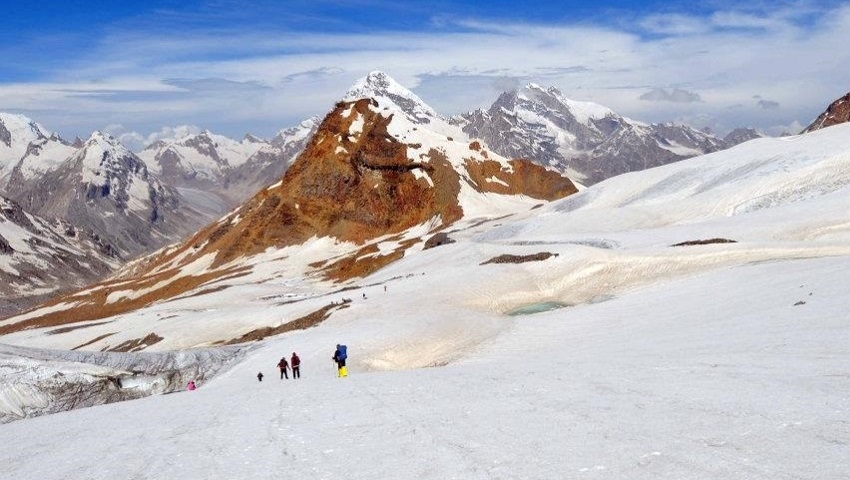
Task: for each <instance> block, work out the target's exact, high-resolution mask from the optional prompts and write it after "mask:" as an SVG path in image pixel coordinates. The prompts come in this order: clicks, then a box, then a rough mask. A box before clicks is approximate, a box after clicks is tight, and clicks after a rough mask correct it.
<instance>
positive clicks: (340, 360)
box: [333, 344, 348, 378]
mask: <svg viewBox="0 0 850 480" xmlns="http://www.w3.org/2000/svg"><path fill="white" fill-rule="evenodd" d="M346 358H348V347H346V346H345V345H340V344H337V345H336V351H335V352H334V356H333V361H334V362H336V370H337V376H338V377H340V378H342V377H347V376H348V369H346V368H345V359H346Z"/></svg>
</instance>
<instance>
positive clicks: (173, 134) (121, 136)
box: [103, 124, 202, 152]
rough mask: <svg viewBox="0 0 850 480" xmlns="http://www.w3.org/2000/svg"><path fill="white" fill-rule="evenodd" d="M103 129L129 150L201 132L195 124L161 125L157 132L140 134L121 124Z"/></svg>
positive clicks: (136, 149) (137, 150) (139, 149)
mask: <svg viewBox="0 0 850 480" xmlns="http://www.w3.org/2000/svg"><path fill="white" fill-rule="evenodd" d="M103 131H104V132H106V133H108V134H110V135H112V136H113V137H115V138H116V139H118V141H120V142H121V143H123V144H124V146H125V147H127V148H128V149H130V150H131V151H134V152H139V151H141V150H142V149H144V148H145V147H147V146H148V145H150V144H152V143H154V142H157V141H160V140H162V141H165V142H173V141H175V140H179V139H181V138H184V137H186V136H188V135H194V134H198V133H201V131H202V129H201V128H200V127H198V126H197V125H176V126H173V127H162V128H160V129H159V131H157V132H151V133H149V134H147V135H142V134H141V133H139V132H136V131H129V130H127V129H126V128H125V127H124V126H123V125H121V124H110V125H107V126H106V127H104V128H103Z"/></svg>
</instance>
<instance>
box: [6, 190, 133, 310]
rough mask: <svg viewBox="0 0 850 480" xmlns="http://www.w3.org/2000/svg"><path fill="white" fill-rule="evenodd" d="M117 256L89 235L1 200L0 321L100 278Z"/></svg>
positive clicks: (82, 230) (7, 200) (105, 245)
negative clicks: (48, 298) (54, 295)
mask: <svg viewBox="0 0 850 480" xmlns="http://www.w3.org/2000/svg"><path fill="white" fill-rule="evenodd" d="M115 253H116V252H115V251H114V249H113V248H112V246H111V245H109V244H108V243H105V242H104V241H103V240H102V239H101V238H99V237H98V236H97V235H94V234H92V232H90V231H87V230H85V229H82V228H78V227H77V226H75V225H73V224H70V223H68V222H63V221H60V220H53V221H48V220H45V219H43V218H39V217H36V216H35V215H31V214H29V213H27V212H25V211H24V210H23V209H22V208H21V207H20V205H18V204H16V203H15V202H13V201H11V200H9V199H7V198H4V197H0V317H3V316H6V315H8V314H11V313H14V312H16V311H19V310H20V309H22V308H25V307H29V306H32V305H34V304H35V303H37V302H39V301H43V300H44V299H46V298H47V297H48V296H49V295H51V294H58V293H62V292H67V291H68V290H70V289H72V288H80V287H82V286H84V285H86V284H89V283H92V282H94V281H96V280H99V279H101V278H103V277H104V276H105V275H106V274H107V273H109V272H110V271H111V270H112V269H114V268H116V267H117V266H118V259H117V258H115V257H116V255H115Z"/></svg>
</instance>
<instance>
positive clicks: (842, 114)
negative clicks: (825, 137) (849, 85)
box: [803, 93, 850, 133]
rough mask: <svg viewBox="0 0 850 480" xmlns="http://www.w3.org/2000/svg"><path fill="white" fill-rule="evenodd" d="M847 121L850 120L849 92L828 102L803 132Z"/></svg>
mask: <svg viewBox="0 0 850 480" xmlns="http://www.w3.org/2000/svg"><path fill="white" fill-rule="evenodd" d="M847 122H850V93H848V94H847V95H844V96H843V97H841V98H839V99H838V100H836V101H834V102H832V103H831V104H829V106H828V107H827V108H826V110H825V111H824V112H823V113H821V114H820V115H818V118H816V119H815V121H814V122H812V124H811V125H809V126H808V127H806V129H805V130H803V133H807V132H814V131H815V130H820V129H821V128H826V127H831V126H832V125H838V124H841V123H847Z"/></svg>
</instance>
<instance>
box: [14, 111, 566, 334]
mask: <svg viewBox="0 0 850 480" xmlns="http://www.w3.org/2000/svg"><path fill="white" fill-rule="evenodd" d="M409 106H410V104H408V103H405V104H404V105H398V104H396V103H395V101H394V100H393V99H390V98H386V97H380V98H378V99H375V98H361V99H357V100H353V101H349V102H340V103H339V104H337V105H336V107H335V108H334V109H333V111H331V112H330V113H329V114H328V115H327V117H326V118H325V119H324V121H323V122H322V125H321V126H320V127H319V128H318V130H317V131H316V133H315V135H313V136H312V137H311V138H310V140H309V143H308V145H307V147H306V149H305V150H304V152H303V153H302V154H301V155H300V156H299V157H298V160H296V161H295V163H293V164H292V166H291V167H290V168H289V169H287V170H286V173H285V174H284V176H283V178H282V179H281V180H280V181H279V182H278V183H276V184H274V185H271V186H269V187H267V188H265V189H264V190H262V191H260V192H259V193H258V194H257V195H255V196H254V197H253V198H252V199H250V200H249V201H248V202H247V203H245V204H244V205H243V206H241V207H240V208H238V209H236V210H235V211H233V212H231V213H230V214H229V215H227V216H226V217H224V218H223V219H221V220H220V221H218V222H215V223H213V224H211V225H209V226H207V227H206V228H204V229H202V230H201V231H200V232H198V233H197V234H195V235H194V236H193V237H191V238H189V239H188V240H187V241H185V242H183V243H182V244H180V245H177V246H173V247H171V248H168V249H165V250H163V251H161V252H159V253H157V254H154V255H151V256H149V257H147V258H145V259H142V260H140V261H139V262H136V263H134V264H133V265H131V267H129V268H128V269H126V270H125V271H124V272H123V273H122V274H121V275H120V276H119V277H118V278H116V279H115V280H114V281H112V282H107V283H104V284H101V285H99V286H97V287H94V288H93V289H89V290H86V291H84V292H80V293H77V294H75V295H73V296H72V297H75V299H73V300H69V298H68V297H66V298H59V299H56V300H55V301H54V302H53V303H52V304H53V307H52V308H51V311H52V312H53V313H52V314H51V313H48V314H47V315H43V314H42V313H41V312H32V313H30V314H27V315H26V320H25V321H24V322H23V323H17V324H16V325H17V327H10V328H29V327H32V326H35V325H48V324H50V325H54V326H55V325H60V324H64V323H71V322H79V321H83V320H92V319H95V318H103V317H105V316H108V315H112V314H118V313H120V312H128V311H132V310H135V309H138V308H141V307H143V306H145V305H148V304H150V303H152V302H159V301H163V300H165V299H168V298H173V297H175V296H180V295H186V294H190V295H191V294H192V293H191V292H193V291H203V290H205V289H206V288H208V287H209V286H210V285H213V284H215V283H216V282H218V281H221V280H223V279H228V278H236V277H243V276H252V275H262V276H267V275H270V273H269V269H283V271H291V270H292V269H293V268H295V269H298V270H299V271H301V272H302V273H304V274H307V275H311V276H315V277H317V278H320V279H322V280H323V281H324V282H327V283H329V284H333V283H339V282H347V281H350V280H352V279H356V278H360V277H363V276H365V275H368V274H370V273H372V272H374V271H376V270H378V269H380V268H382V267H384V266H385V265H387V264H389V263H392V262H394V261H396V260H398V259H400V258H402V257H404V255H405V254H406V253H405V252H406V251H408V250H409V249H421V248H423V246H424V244H425V242H426V240H428V238H429V237H430V236H431V235H433V234H434V233H435V232H437V231H441V230H446V229H448V228H450V227H453V226H455V225H456V224H458V223H459V222H460V223H461V224H474V223H476V222H480V221H482V220H487V219H492V218H498V217H501V216H504V215H508V214H514V213H517V212H525V211H528V210H529V209H531V208H534V207H539V206H540V205H542V204H544V203H546V201H549V200H554V199H558V198H562V197H564V196H566V195H570V194H573V193H575V192H576V188H575V186H574V185H573V183H572V182H571V181H570V180H569V179H568V178H565V177H563V176H561V175H559V174H557V173H556V172H554V171H550V170H547V169H545V168H543V167H540V166H538V165H536V164H534V163H531V162H528V161H524V160H507V159H505V158H503V157H501V156H499V155H497V154H494V153H492V152H488V151H487V150H486V149H485V148H484V147H482V146H481V145H480V144H479V143H478V142H471V143H470V142H467V141H466V140H465V136H464V135H463V132H461V131H460V129H459V128H457V127H454V126H451V125H448V124H437V127H438V128H439V130H438V131H434V130H431V129H430V127H431V125H430V124H429V126H428V127H426V126H425V125H423V124H422V123H418V121H416V122H414V121H412V120H411V119H410V118H409V117H408V116H407V115H406V112H405V109H407V108H408V107H409ZM414 120H418V119H414ZM435 123H437V122H435ZM305 129H307V126H305ZM446 133H453V134H455V135H457V136H458V138H459V139H461V140H454V139H453V138H452V137H451V136H447V135H446ZM377 239H380V241H377ZM381 242H382V243H381ZM379 244H380V246H379ZM318 245H321V246H322V247H318V249H317V246H318ZM282 251H289V252H291V254H292V255H293V256H295V257H297V260H295V261H289V262H287V261H277V260H281V259H280V258H279V256H280V253H278V252H282ZM268 255H271V258H269V256H268ZM287 255H289V254H287ZM305 262H306V263H305ZM255 269H256V270H255ZM261 272H262V273H261ZM272 276H274V275H272ZM209 288H215V287H209ZM83 298H85V300H82V299H83ZM75 306H79V307H80V308H79V309H77V308H75ZM66 307H71V308H70V309H66ZM60 312H61V313H60ZM11 321H12V322H13V323H14V322H16V320H14V319H12V320H11ZM27 325H28V326H29V327H26V326H27ZM139 326H140V327H141V328H149V327H148V326H147V325H139ZM210 332H212V331H210ZM125 333H126V334H132V333H130V331H127V332H121V333H120V335H116V336H114V337H111V338H110V339H109V340H107V341H108V342H115V341H117V340H119V338H120V337H123V336H124V334H125ZM221 333H222V332H218V333H217V335H218V334H221ZM146 335H147V334H146ZM157 335H158V336H161V334H157ZM143 336H144V335H143ZM173 340H175V339H170V340H169V341H173ZM216 340H221V341H226V340H228V338H217V339H216ZM122 341H123V340H122Z"/></svg>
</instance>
